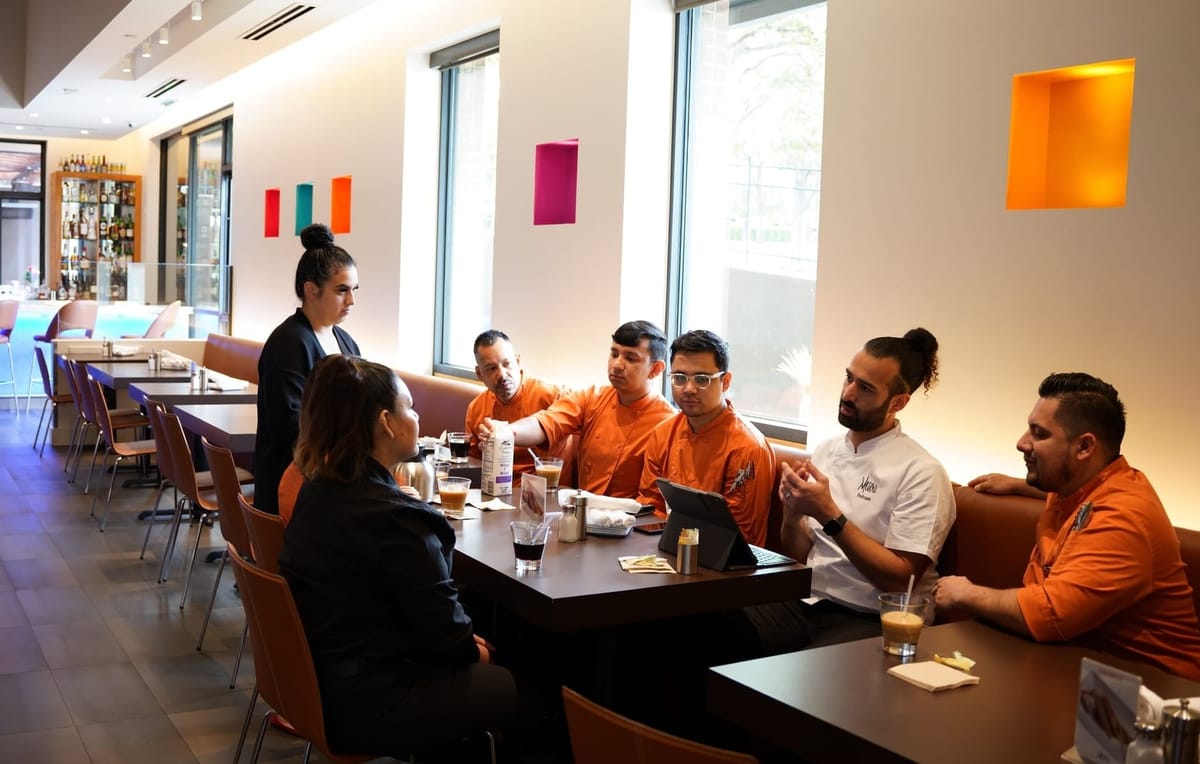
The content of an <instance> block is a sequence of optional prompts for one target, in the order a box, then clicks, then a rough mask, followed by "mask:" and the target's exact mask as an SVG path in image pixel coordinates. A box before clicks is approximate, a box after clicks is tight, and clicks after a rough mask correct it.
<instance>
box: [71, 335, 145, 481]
mask: <svg viewBox="0 0 1200 764" xmlns="http://www.w3.org/2000/svg"><path fill="white" fill-rule="evenodd" d="M67 368H68V369H70V371H71V374H72V376H73V377H74V379H75V386H74V387H72V390H73V391H74V392H75V402H76V404H77V405H78V407H79V415H80V416H81V417H82V418H83V420H84V424H83V429H82V430H81V431H80V433H79V442H78V446H77V447H76V457H75V471H74V472H72V473H71V478H70V479H69V480H68V481H67V482H68V483H73V482H75V476H76V474H77V473H78V472H79V462H80V461H81V460H82V459H83V445H84V442H85V440H84V436H85V435H86V434H87V429H88V427H95V428H96V443H95V445H94V446H93V447H92V464H91V466H89V467H88V479H87V482H86V483H85V484H84V486H83V492H84V493H87V492H88V491H89V490H90V489H91V486H92V472H93V470H94V469H95V467H96V455H97V454H98V453H99V450H100V443H101V441H102V440H103V437H104V436H103V435H101V433H100V429H99V428H100V425H99V424H98V422H97V421H96V405H95V400H94V399H93V397H92V395H91V394H90V393H89V392H88V391H89V390H90V389H91V381H92V378H91V377H90V376H88V371H87V366H85V365H84V364H82V363H79V362H77V361H72V360H70V359H67ZM100 400H101V402H100V405H101V406H103V407H104V408H105V410H107V411H108V419H109V422H110V423H111V424H112V427H113V430H114V431H116V430H125V429H129V428H133V427H145V426H147V425H148V424H149V423H150V420H148V419H147V418H146V417H145V416H143V415H142V412H140V411H138V410H137V409H134V408H123V409H110V408H108V401H107V400H105V399H104V398H103V396H101V399H100ZM67 457H68V459H69V458H70V454H68V455H67Z"/></svg>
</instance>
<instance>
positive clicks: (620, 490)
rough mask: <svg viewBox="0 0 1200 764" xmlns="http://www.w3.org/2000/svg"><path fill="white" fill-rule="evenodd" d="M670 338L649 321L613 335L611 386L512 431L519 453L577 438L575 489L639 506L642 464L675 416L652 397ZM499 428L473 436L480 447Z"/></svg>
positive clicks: (490, 422)
mask: <svg viewBox="0 0 1200 764" xmlns="http://www.w3.org/2000/svg"><path fill="white" fill-rule="evenodd" d="M666 354H667V338H666V336H665V335H664V334H663V333H662V330H661V329H659V328H658V327H657V326H655V325H654V324H652V323H650V322H649V321H629V322H627V323H624V324H622V325H621V326H620V327H618V328H617V330H616V331H615V332H613V335H612V346H611V347H610V348H609V356H608V382H609V384H607V385H596V386H593V387H588V388H584V389H583V390H577V391H576V392H574V393H571V394H570V395H568V396H566V397H565V398H561V399H559V400H557V401H555V402H554V403H553V404H551V405H550V407H549V408H547V409H545V410H544V411H541V412H539V413H537V414H534V415H532V416H527V417H524V418H522V419H518V420H517V421H515V422H513V423H511V425H510V427H511V428H512V431H513V435H514V440H515V443H516V445H517V447H519V448H526V447H528V446H540V445H542V444H543V443H547V442H549V443H558V442H560V441H562V440H563V438H565V437H567V436H569V435H573V434H577V435H578V436H579V443H578V447H577V448H578V450H577V452H576V470H577V473H578V483H579V485H578V486H576V487H577V488H582V489H583V490H585V491H588V492H590V493H594V494H599V495H602V496H616V497H620V498H627V499H633V498H636V497H637V495H638V486H639V484H640V482H641V478H642V456H643V453H644V452H645V449H646V443H647V442H648V440H649V438H650V431H651V430H653V429H654V427H655V426H656V425H657V424H658V423H659V422H661V421H663V420H664V419H667V418H669V417H670V416H671V415H672V414H674V413H675V410H674V409H672V408H671V404H669V403H667V401H666V400H665V399H664V398H663V397H662V396H661V395H659V394H658V393H657V392H655V391H654V380H655V379H656V378H657V377H658V375H659V374H662V373H663V370H664V369H665V368H666V362H665V361H664V358H665V357H666ZM494 429H495V420H494V419H491V418H484V419H483V421H482V422H480V423H479V426H478V427H477V428H476V430H475V435H476V437H477V438H478V439H479V441H480V442H486V441H487V440H488V439H489V438H491V435H492V432H493V431H494Z"/></svg>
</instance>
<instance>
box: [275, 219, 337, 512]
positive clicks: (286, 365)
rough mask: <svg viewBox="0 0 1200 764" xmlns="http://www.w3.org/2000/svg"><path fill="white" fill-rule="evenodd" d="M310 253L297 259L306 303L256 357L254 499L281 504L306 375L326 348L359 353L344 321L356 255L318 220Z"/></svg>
mask: <svg viewBox="0 0 1200 764" xmlns="http://www.w3.org/2000/svg"><path fill="white" fill-rule="evenodd" d="M300 242H301V243H302V244H303V245H304V254H303V255H301V256H300V262H299V263H297V264H296V297H297V298H299V300H300V307H299V308H297V309H296V312H295V313H293V314H292V315H291V316H289V317H288V318H287V320H285V321H284V322H283V323H282V324H280V325H279V326H277V327H275V330H274V331H273V332H271V336H270V337H268V338H267V341H266V344H264V345H263V349H262V355H261V356H259V359H258V437H257V438H256V439H255V443H254V505H255V506H256V507H258V508H259V509H261V510H263V511H264V512H272V513H278V512H279V496H278V492H279V481H280V478H282V477H283V473H284V470H286V469H287V466H288V464H290V463H291V461H292V449H293V448H294V447H295V445H296V436H297V434H298V433H299V430H300V400H301V398H302V397H303V395H304V383H305V380H307V379H308V374H309V372H310V371H312V369H313V367H314V366H316V365H317V362H318V361H320V360H321V359H322V358H324V357H325V356H328V355H339V354H340V355H360V352H359V349H358V343H356V342H355V341H354V338H353V337H351V336H350V335H349V334H348V333H347V332H346V331H345V330H344V329H342V328H341V327H339V326H338V324H340V323H341V322H342V321H344V320H345V319H346V316H348V315H349V314H350V308H351V307H353V305H354V292H355V290H357V289H358V268H356V267H355V265H354V258H352V257H350V254H349V253H348V252H346V250H344V249H342V248H341V247H339V246H337V245H335V244H334V243H333V232H332V231H330V230H329V227H328V226H326V225H323V224H321V223H314V224H313V225H310V226H308V227H307V228H305V229H304V230H303V231H301V232H300Z"/></svg>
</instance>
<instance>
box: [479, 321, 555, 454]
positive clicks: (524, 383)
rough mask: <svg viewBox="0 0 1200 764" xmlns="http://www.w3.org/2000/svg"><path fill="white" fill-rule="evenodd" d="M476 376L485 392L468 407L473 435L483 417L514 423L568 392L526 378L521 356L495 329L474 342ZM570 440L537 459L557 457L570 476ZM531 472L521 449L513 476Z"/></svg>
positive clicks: (547, 450) (546, 383)
mask: <svg viewBox="0 0 1200 764" xmlns="http://www.w3.org/2000/svg"><path fill="white" fill-rule="evenodd" d="M475 376H476V377H477V378H478V379H479V381H480V382H482V383H483V384H484V385H485V386H486V387H487V390H484V391H483V392H482V393H480V394H479V395H477V396H475V400H473V401H471V403H470V404H469V405H468V406H467V418H466V425H467V432H475V431H477V430H478V429H479V424H480V423H481V422H482V421H483V419H484V417H488V418H491V419H499V420H503V421H506V422H514V421H516V420H518V419H520V418H522V417H526V416H529V415H530V414H536V413H537V412H539V411H541V410H542V409H544V408H546V407H547V406H549V405H550V404H551V403H554V402H555V401H556V400H558V399H559V398H562V397H563V396H564V395H566V394H567V393H569V392H570V390H568V389H567V388H565V387H562V386H560V385H552V384H550V383H549V382H543V381H542V380H540V379H537V378H535V377H530V376H528V375H526V374H525V370H524V369H523V368H522V367H521V356H520V355H518V354H517V352H516V350H514V349H513V346H512V342H511V341H510V340H509V339H508V335H507V334H505V333H504V332H502V331H499V330H497V329H489V330H487V331H486V332H484V333H483V334H480V335H479V336H478V337H476V338H475ZM568 441H569V439H566V440H564V441H563V442H562V443H559V444H555V447H554V448H549V449H542V448H539V449H537V453H538V456H539V457H542V456H558V457H560V458H562V459H563V472H564V473H565V474H568V475H569V474H571V466H570V465H568V464H567V460H568V458H569V457H570V454H569V453H567V452H568V451H570V450H571V449H570V448H568V447H567V446H568V445H569V443H568ZM471 454H472V455H473V456H475V457H480V456H482V454H481V453H480V449H479V444H478V443H474V444H472V445H471ZM532 471H533V457H532V456H530V454H529V451H528V450H526V449H524V448H521V449H517V450H516V451H514V452H513V474H515V475H519V474H521V473H522V472H532Z"/></svg>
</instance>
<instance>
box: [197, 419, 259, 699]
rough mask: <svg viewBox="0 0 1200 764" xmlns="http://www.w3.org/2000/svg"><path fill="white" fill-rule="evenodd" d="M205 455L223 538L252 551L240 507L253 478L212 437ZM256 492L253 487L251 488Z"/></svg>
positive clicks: (216, 583)
mask: <svg viewBox="0 0 1200 764" xmlns="http://www.w3.org/2000/svg"><path fill="white" fill-rule="evenodd" d="M200 443H201V444H202V445H203V447H204V454H205V456H207V457H208V467H209V469H210V470H211V471H212V477H213V487H214V488H215V489H216V492H217V517H218V518H220V523H221V535H222V536H223V537H224V538H225V540H226V541H228V542H230V543H231V544H233V546H235V547H237V548H238V549H245V550H246V551H250V549H251V545H250V531H249V530H248V529H247V528H246V517H245V515H244V514H243V513H242V507H241V505H240V504H238V497H239V496H240V497H242V498H245V493H244V492H243V491H244V489H243V487H242V483H244V482H246V480H245V479H246V478H249V479H250V480H253V476H251V475H250V473H249V472H247V471H246V470H242V469H239V468H238V466H237V465H236V464H235V463H234V461H233V452H232V451H230V450H229V449H228V448H222V447H221V446H214V445H213V444H212V443H209V442H208V438H204V437H201V438H200ZM250 490H251V491H253V490H254V488H253V486H251V488H250ZM228 549H229V548H228V546H226V548H225V549H224V550H222V554H221V564H220V567H218V568H217V576H216V578H215V579H213V587H212V595H211V596H210V597H209V600H208V610H207V611H205V613H204V625H203V626H201V627H200V638H199V639H198V640H196V649H197V650H201V649H203V647H204V635H205V634H206V633H207V632H208V620H209V618H210V617H211V616H212V611H213V605H215V604H216V602H217V589H218V588H219V587H220V584H221V574H222V573H224V572H225V561H226V560H227V559H228V558H229V551H228ZM246 632H247V629H242V641H241V644H240V645H238V654H237V658H235V659H234V662H233V672H232V674H230V677H229V688H230V689H233V688H234V687H236V686H237V675H238V668H239V667H240V666H241V663H242V650H243V649H244V648H245V647H246Z"/></svg>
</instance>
